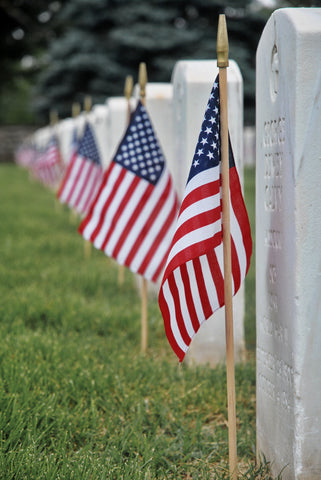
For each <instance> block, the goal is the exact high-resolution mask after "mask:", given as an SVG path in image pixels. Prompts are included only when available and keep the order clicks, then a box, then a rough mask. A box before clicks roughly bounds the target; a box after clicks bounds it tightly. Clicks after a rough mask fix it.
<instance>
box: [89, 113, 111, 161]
mask: <svg viewBox="0 0 321 480" xmlns="http://www.w3.org/2000/svg"><path fill="white" fill-rule="evenodd" d="M88 120H89V122H90V124H91V125H92V127H93V130H94V134H95V138H96V142H97V145H98V151H99V154H100V156H101V162H102V166H103V168H104V169H106V167H107V166H108V164H109V162H110V142H109V135H108V127H109V111H108V107H107V105H94V106H93V108H92V110H91V111H90V113H89V114H88Z"/></svg>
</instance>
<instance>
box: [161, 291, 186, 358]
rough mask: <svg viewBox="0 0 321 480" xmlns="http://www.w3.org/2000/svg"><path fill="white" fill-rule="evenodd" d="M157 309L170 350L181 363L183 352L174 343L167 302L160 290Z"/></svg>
mask: <svg viewBox="0 0 321 480" xmlns="http://www.w3.org/2000/svg"><path fill="white" fill-rule="evenodd" d="M159 308H160V310H161V312H162V316H163V319H164V327H165V333H166V337H167V339H168V341H169V343H170V345H171V347H172V349H173V350H174V352H175V353H176V355H177V356H178V358H179V361H180V362H181V361H182V360H183V358H184V356H185V352H184V351H183V350H182V349H181V348H180V346H179V345H178V343H177V342H176V340H175V337H174V335H173V331H172V327H171V320H170V318H171V316H170V311H169V308H168V305H167V302H166V300H165V298H164V293H163V290H160V292H159Z"/></svg>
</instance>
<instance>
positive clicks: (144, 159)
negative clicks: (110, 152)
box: [114, 102, 165, 185]
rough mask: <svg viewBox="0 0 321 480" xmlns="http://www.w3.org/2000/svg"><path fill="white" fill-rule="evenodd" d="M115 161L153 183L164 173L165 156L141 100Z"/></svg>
mask: <svg viewBox="0 0 321 480" xmlns="http://www.w3.org/2000/svg"><path fill="white" fill-rule="evenodd" d="M114 162H116V163H119V164H120V165H121V166H122V167H124V168H126V169H127V170H130V171H131V172H132V173H134V174H135V175H137V176H139V177H140V178H143V179H144V180H146V181H147V182H149V183H152V184H153V185H156V183H157V181H158V179H159V177H160V176H161V174H162V171H163V168H164V165H165V160H164V156H163V153H162V151H161V148H160V146H159V144H158V141H157V138H156V136H155V133H154V129H153V127H152V124H151V122H150V119H149V117H148V114H147V112H146V109H145V108H144V106H143V104H142V103H141V102H138V105H137V108H136V110H135V112H134V113H133V114H132V117H131V120H130V124H129V126H128V129H127V131H126V133H125V135H124V138H123V140H122V141H121V143H120V145H119V147H118V150H117V153H116V155H115V158H114Z"/></svg>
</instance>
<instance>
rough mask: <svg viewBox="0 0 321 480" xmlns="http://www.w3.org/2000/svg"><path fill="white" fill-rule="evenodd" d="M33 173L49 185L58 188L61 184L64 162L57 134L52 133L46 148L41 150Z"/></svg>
mask: <svg viewBox="0 0 321 480" xmlns="http://www.w3.org/2000/svg"><path fill="white" fill-rule="evenodd" d="M33 175H34V177H35V178H37V179H38V180H40V181H41V183H43V184H44V185H46V186H47V187H50V188H56V187H57V185H59V182H60V180H61V177H62V175H63V163H62V160H61V155H60V150H59V145H58V139H57V136H56V135H52V136H51V138H50V140H49V142H48V144H47V146H46V148H45V149H44V150H43V151H40V152H39V154H38V156H37V161H36V162H35V163H34V165H33Z"/></svg>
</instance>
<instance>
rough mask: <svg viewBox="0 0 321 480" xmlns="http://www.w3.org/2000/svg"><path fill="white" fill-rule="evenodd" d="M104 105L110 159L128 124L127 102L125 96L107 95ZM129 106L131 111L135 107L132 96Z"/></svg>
mask: <svg viewBox="0 0 321 480" xmlns="http://www.w3.org/2000/svg"><path fill="white" fill-rule="evenodd" d="M106 105H107V107H108V112H109V115H108V122H107V125H108V144H109V161H111V160H112V159H113V157H114V155H115V153H116V151H117V148H118V145H119V143H120V141H121V139H122V138H123V135H124V133H125V131H126V128H127V125H128V102H127V99H126V98H125V97H109V98H108V99H107V100H106ZM130 106H131V111H132V110H133V108H135V102H134V100H133V98H131V99H130Z"/></svg>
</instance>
